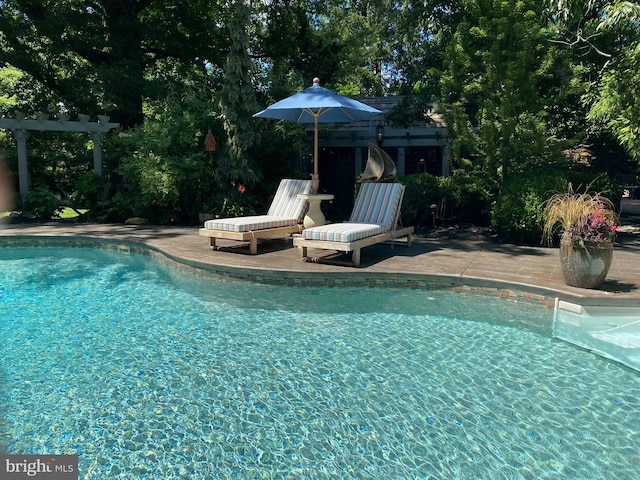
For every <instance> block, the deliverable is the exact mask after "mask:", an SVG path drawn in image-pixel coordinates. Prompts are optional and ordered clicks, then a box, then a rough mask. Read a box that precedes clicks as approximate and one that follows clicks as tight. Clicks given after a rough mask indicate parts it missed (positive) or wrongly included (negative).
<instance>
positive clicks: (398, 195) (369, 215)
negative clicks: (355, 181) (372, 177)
mask: <svg viewBox="0 0 640 480" xmlns="http://www.w3.org/2000/svg"><path fill="white" fill-rule="evenodd" d="M403 190H404V186H403V185H402V184H400V183H363V184H362V185H361V186H360V191H359V192H358V196H357V197H356V201H355V204H354V206H353V211H352V212H351V217H350V218H349V223H374V224H376V225H380V226H381V227H382V228H383V229H384V231H385V232H388V231H389V230H391V229H392V228H394V226H395V225H394V223H395V221H396V215H397V212H398V209H399V208H400V202H401V201H402V194H403Z"/></svg>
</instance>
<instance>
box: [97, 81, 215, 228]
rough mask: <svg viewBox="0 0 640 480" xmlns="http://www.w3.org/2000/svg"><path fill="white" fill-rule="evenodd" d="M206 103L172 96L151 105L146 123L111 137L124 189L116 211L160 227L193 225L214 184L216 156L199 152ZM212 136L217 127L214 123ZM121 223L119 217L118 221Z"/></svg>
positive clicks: (196, 96)
mask: <svg viewBox="0 0 640 480" xmlns="http://www.w3.org/2000/svg"><path fill="white" fill-rule="evenodd" d="M208 107H210V104H209V102H208V101H207V99H206V98H203V97H202V95H201V94H200V93H199V92H193V91H185V92H184V93H182V94H178V93H177V92H175V93H171V94H170V95H169V96H168V97H167V98H166V99H165V100H164V101H163V102H154V103H150V104H149V107H148V109H147V111H148V113H147V115H148V119H147V121H146V122H145V123H144V124H143V125H141V126H139V127H137V128H135V129H130V130H128V131H127V132H126V133H121V134H120V135H117V136H113V137H112V138H111V141H110V144H109V151H110V155H112V156H115V157H117V158H120V166H119V167H118V173H119V174H120V175H121V177H122V179H123V190H122V191H121V194H122V196H121V198H120V201H119V202H118V203H119V204H124V205H120V206H119V207H118V208H117V209H114V211H115V212H118V211H121V212H126V213H127V214H128V215H129V214H133V215H135V216H142V217H145V218H148V219H150V220H151V221H152V222H159V223H193V222H195V221H196V219H197V218H198V213H199V211H200V208H201V206H202V204H203V203H204V202H206V201H207V200H208V199H209V197H210V195H211V192H212V190H213V188H214V185H215V178H216V177H215V161H216V156H215V155H216V154H217V152H213V153H209V152H205V151H204V150H203V143H204V135H205V133H206V128H207V123H208V122H207V118H208V117H207V111H211V110H210V109H209V108H208ZM212 130H213V131H214V136H217V137H218V138H220V136H221V133H220V131H221V127H220V125H219V124H215V123H214V124H213V125H212ZM121 220H122V219H121Z"/></svg>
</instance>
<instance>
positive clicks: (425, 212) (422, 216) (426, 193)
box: [401, 173, 441, 226]
mask: <svg viewBox="0 0 640 480" xmlns="http://www.w3.org/2000/svg"><path fill="white" fill-rule="evenodd" d="M401 181H402V183H404V184H405V186H406V189H405V192H404V199H403V201H402V223H403V225H414V226H418V225H427V224H429V223H430V222H431V210H430V208H429V207H430V205H432V204H434V203H435V204H437V203H438V202H439V201H440V198H441V192H440V185H439V182H438V177H435V176H433V175H431V174H429V173H418V174H415V175H409V176H407V177H405V178H403V179H402V180H401Z"/></svg>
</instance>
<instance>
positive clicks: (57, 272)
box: [0, 249, 640, 479]
mask: <svg viewBox="0 0 640 480" xmlns="http://www.w3.org/2000/svg"><path fill="white" fill-rule="evenodd" d="M0 295H2V303H1V304H0V318H1V323H0V334H1V336H2V338H3V342H2V344H1V345H0V358H2V361H1V362H2V363H1V364H2V371H1V373H0V375H1V380H2V381H1V383H0V385H1V387H0V412H1V414H2V417H1V418H0V427H2V428H1V429H0V431H1V432H3V433H2V435H3V436H2V437H0V443H2V445H3V446H4V448H5V450H6V451H7V452H8V453H33V454H36V453H52V454H55V453H78V454H79V462H80V478H83V479H104V478H110V479H114V478H122V479H125V478H127V479H128V478H145V479H170V478H184V479H211V478H308V479H320V478H439V479H451V478H463V479H464V478H474V479H475V478H487V479H499V478H532V479H533V478H535V479H540V478H559V477H562V478H565V477H567V478H607V479H614V478H620V479H623V478H629V479H631V478H636V476H637V472H638V471H640V453H638V450H637V445H638V444H640V376H639V375H638V374H637V373H635V372H632V371H630V370H628V369H626V368H623V367H621V366H619V365H616V364H613V363H610V362H608V361H606V360H603V359H600V358H598V357H595V356H593V355H591V354H590V353H588V352H586V351H583V350H580V349H577V348H575V347H572V346H570V345H567V344H565V343H563V342H560V341H556V340H552V339H551V338H549V336H548V334H547V327H546V326H544V327H540V325H541V324H545V325H546V324H548V322H549V317H550V315H551V313H550V311H549V310H545V309H544V308H542V307H535V308H534V307H532V306H526V305H517V304H514V303H508V302H505V301H501V300H496V299H481V298H477V297H465V296H461V295H455V294H448V293H434V292H431V293H428V294H426V293H425V292H421V291H402V290H396V289H388V290H384V289H376V290H374V289H339V290H338V289H333V290H329V289H321V288H294V287H291V288H288V287H272V286H265V285H255V284H247V283H230V282H218V281H211V280H210V281H207V282H204V281H200V280H188V281H187V280H186V279H184V278H180V277H179V276H177V275H176V274H175V272H173V273H172V272H170V271H169V270H168V269H166V268H160V267H158V266H157V265H155V264H154V263H152V262H151V260H149V259H147V258H144V257H137V256H121V255H116V254H111V253H109V252H93V251H84V250H60V249H58V250H53V249H38V250H32V249H7V251H2V252H1V253H0Z"/></svg>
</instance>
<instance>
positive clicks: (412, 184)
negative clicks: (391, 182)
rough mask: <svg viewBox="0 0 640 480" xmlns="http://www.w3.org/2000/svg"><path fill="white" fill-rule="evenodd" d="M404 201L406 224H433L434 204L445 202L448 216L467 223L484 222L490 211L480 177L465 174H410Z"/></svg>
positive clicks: (486, 190)
mask: <svg viewBox="0 0 640 480" xmlns="http://www.w3.org/2000/svg"><path fill="white" fill-rule="evenodd" d="M402 182H403V183H404V184H405V185H406V190H405V194H404V200H403V202H402V221H403V223H404V224H405V225H415V226H419V225H431V224H432V221H433V218H432V216H431V208H430V207H431V205H440V202H441V201H442V200H445V201H446V211H445V215H446V216H447V217H448V218H453V217H456V219H457V220H461V221H465V222H475V223H484V222H485V221H486V218H487V216H488V211H489V205H490V203H489V198H490V194H489V191H488V188H487V187H486V185H484V184H483V182H482V181H481V180H479V178H475V177H474V176H472V175H470V174H466V173H456V174H455V175H453V176H450V177H436V176H434V175H431V174H429V173H418V174H415V175H409V176H407V177H405V178H403V179H402Z"/></svg>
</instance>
